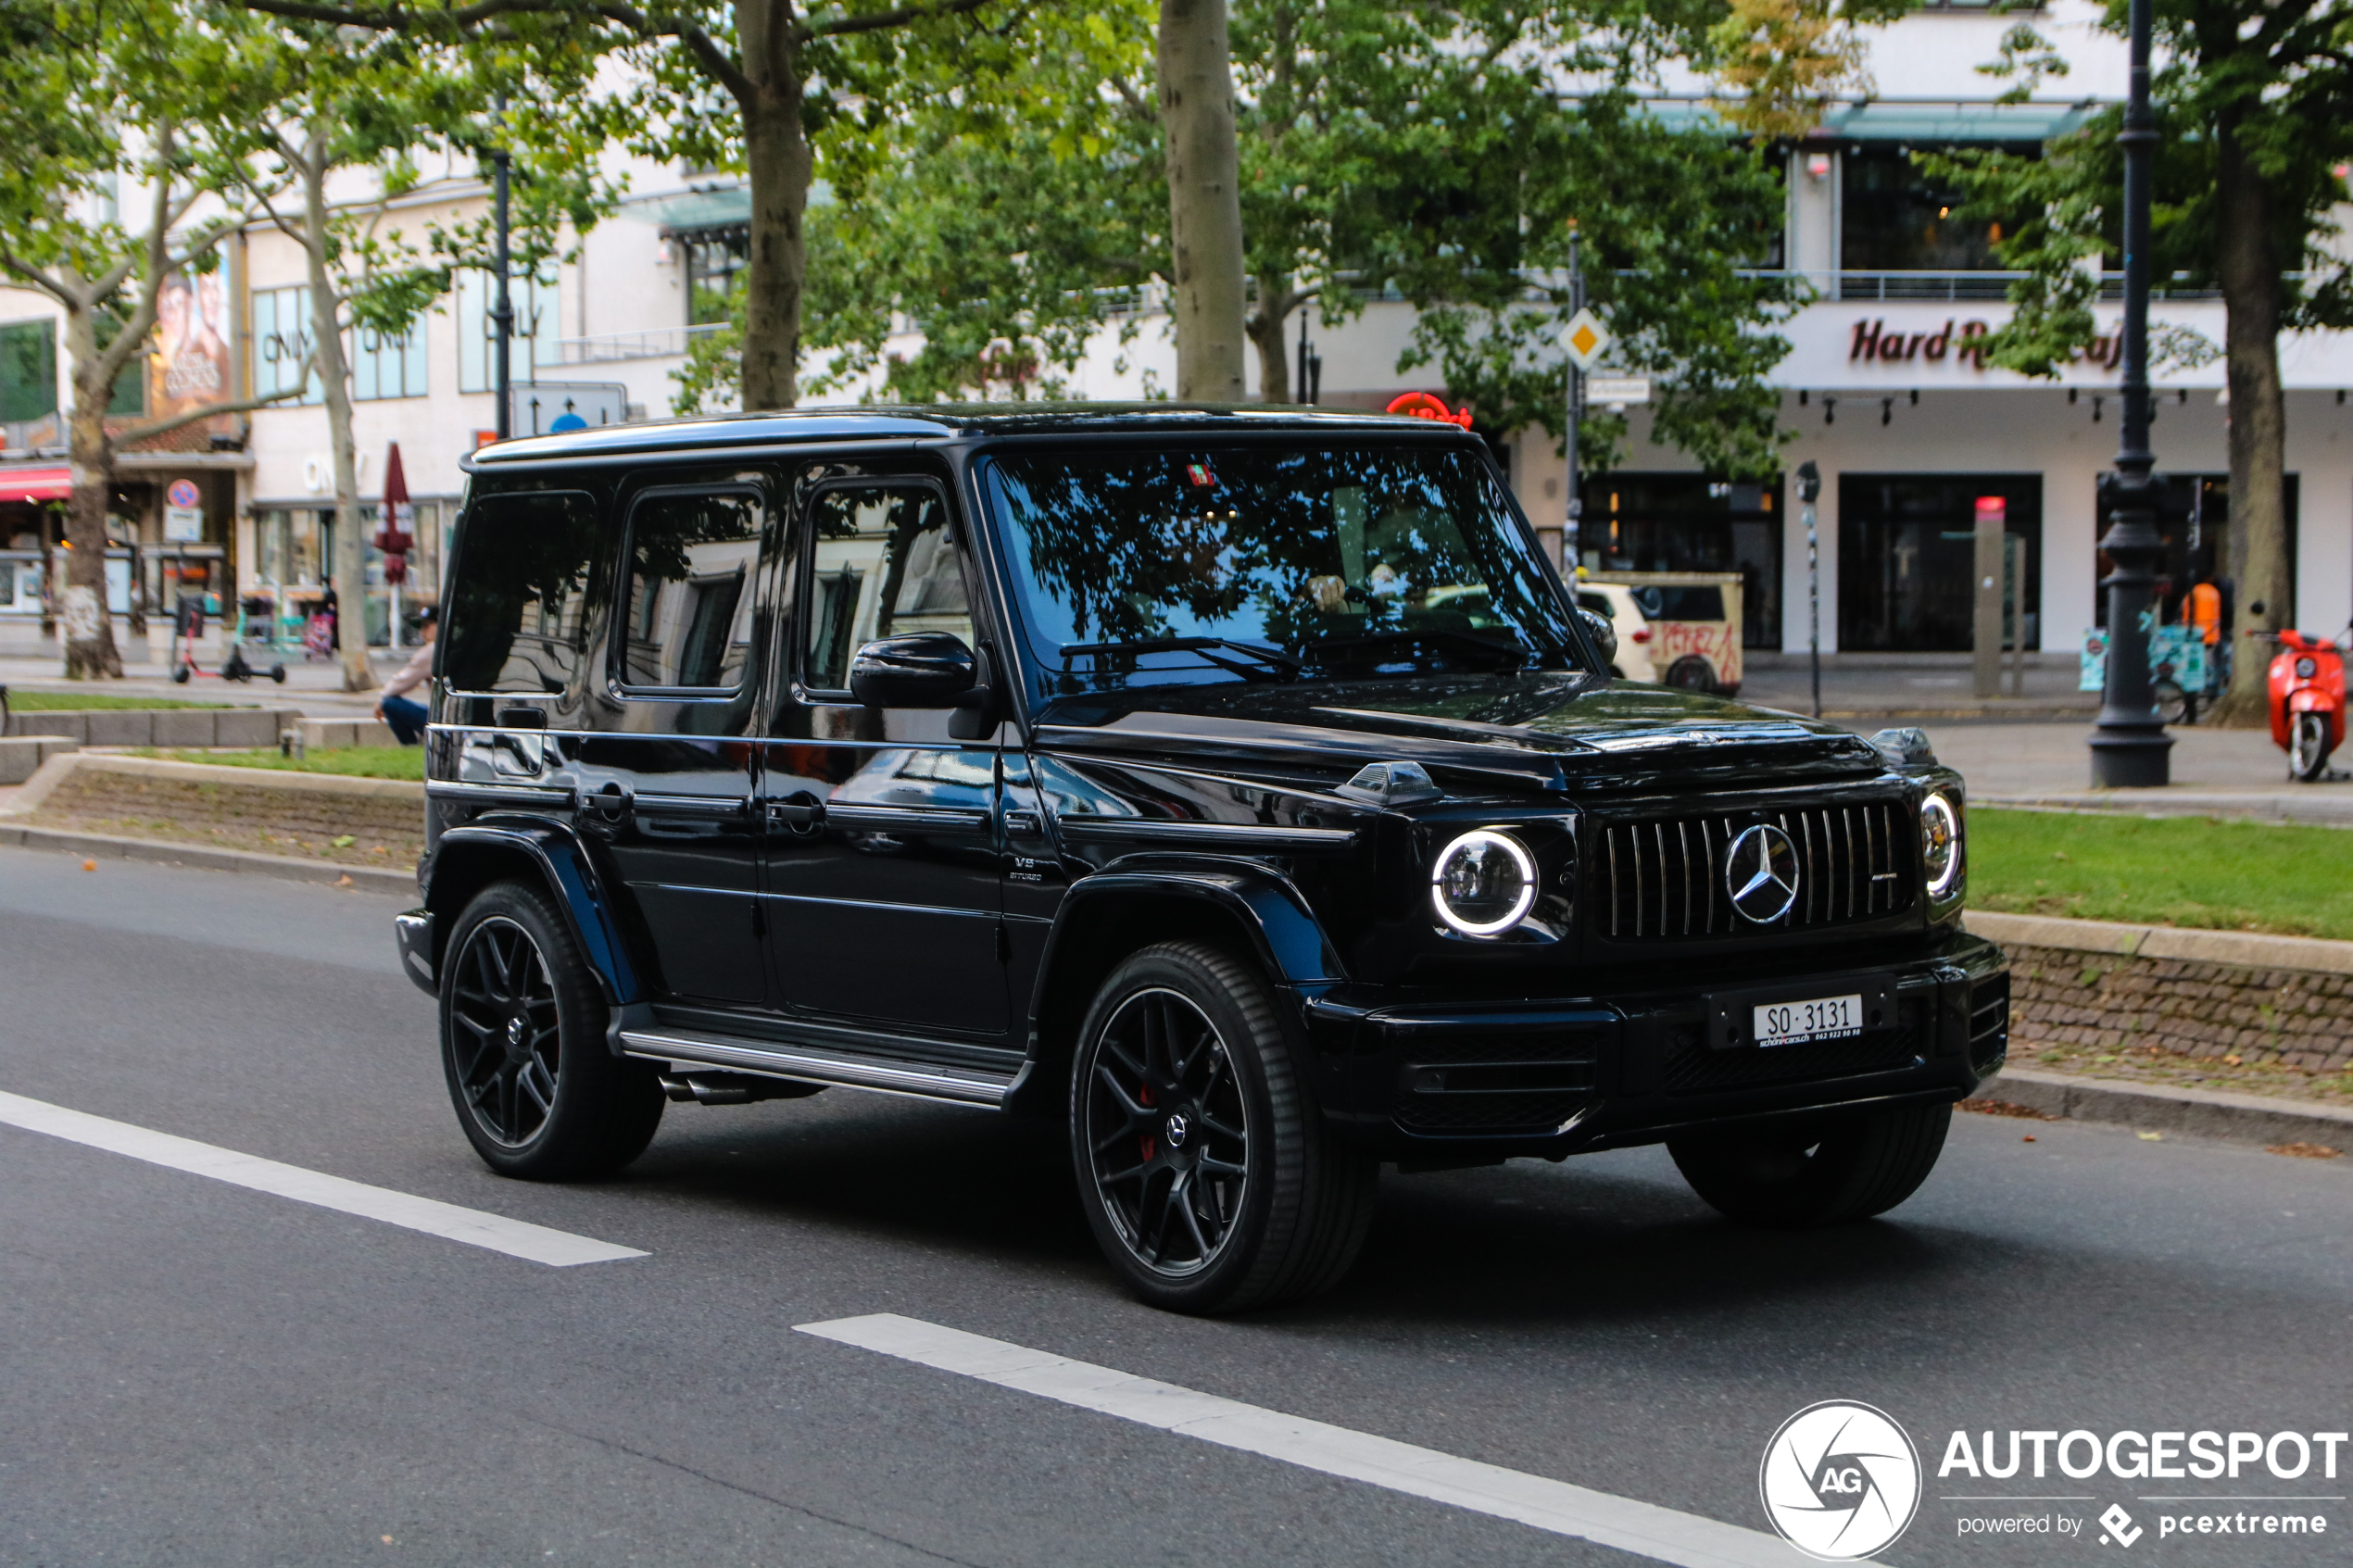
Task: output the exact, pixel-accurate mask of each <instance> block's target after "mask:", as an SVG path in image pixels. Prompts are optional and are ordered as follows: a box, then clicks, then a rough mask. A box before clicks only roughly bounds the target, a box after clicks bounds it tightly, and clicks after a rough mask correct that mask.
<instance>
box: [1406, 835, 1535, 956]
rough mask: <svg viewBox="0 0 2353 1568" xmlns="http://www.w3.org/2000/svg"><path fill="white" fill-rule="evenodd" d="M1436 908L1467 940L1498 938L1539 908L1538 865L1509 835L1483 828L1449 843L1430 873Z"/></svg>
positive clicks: (1431, 900) (1431, 899)
mask: <svg viewBox="0 0 2353 1568" xmlns="http://www.w3.org/2000/svg"><path fill="white" fill-rule="evenodd" d="M1429 902H1430V907H1431V908H1432V909H1436V910H1437V911H1438V918H1439V919H1440V920H1442V921H1444V922H1446V923H1447V924H1448V925H1450V926H1452V927H1453V928H1454V929H1455V930H1456V931H1459V932H1461V933H1462V934H1463V935H1466V936H1496V935H1502V934H1503V933H1504V932H1506V931H1509V930H1510V929H1511V928H1512V927H1513V926H1516V925H1517V924H1518V923H1519V922H1521V921H1523V920H1526V919H1527V918H1528V911H1529V909H1534V908H1535V907H1536V862H1535V861H1534V860H1532V859H1529V854H1528V851H1527V850H1525V849H1523V848H1521V847H1520V845H1519V841H1518V840H1517V839H1516V838H1513V837H1511V836H1510V835H1509V834H1500V833H1496V832H1494V831H1493V830H1491V829H1489V828H1478V829H1476V830H1475V831H1473V832H1470V833H1466V834H1463V835H1462V836H1461V837H1460V838H1458V839H1456V840H1454V842H1453V843H1452V844H1449V845H1448V846H1447V847H1446V848H1445V850H1444V851H1443V852H1442V853H1441V854H1440V856H1439V857H1438V864H1437V865H1436V866H1434V867H1432V868H1431V870H1430V873H1429Z"/></svg>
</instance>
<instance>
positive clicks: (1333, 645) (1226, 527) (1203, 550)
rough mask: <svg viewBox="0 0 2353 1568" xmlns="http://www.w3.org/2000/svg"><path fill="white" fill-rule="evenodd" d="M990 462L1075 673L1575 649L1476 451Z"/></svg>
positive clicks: (1497, 663)
mask: <svg viewBox="0 0 2353 1568" xmlns="http://www.w3.org/2000/svg"><path fill="white" fill-rule="evenodd" d="M988 485H989V491H990V494H991V496H992V498H993V501H994V504H995V506H996V508H998V514H999V516H1000V520H1001V527H1002V533H1003V537H1004V542H1005V550H1006V554H1007V556H1008V558H1009V559H1008V563H1007V564H1008V565H1009V567H1010V568H1011V574H1012V579H1013V583H1015V585H1016V587H1017V589H1018V592H1019V593H1020V596H1021V599H1022V605H1023V619H1024V621H1025V629H1026V635H1027V636H1028V638H1029V641H1030V645H1031V646H1032V648H1033V649H1034V650H1035V652H1036V653H1037V655H1038V658H1039V659H1042V660H1044V661H1045V662H1046V663H1047V664H1048V666H1049V667H1050V668H1057V669H1060V670H1062V671H1065V672H1066V673H1067V674H1068V675H1069V677H1070V681H1069V682H1065V684H1066V685H1067V684H1070V683H1071V682H1083V681H1090V680H1091V681H1093V682H1095V683H1098V684H1103V683H1109V684H1128V683H1135V682H1151V681H1166V680H1186V681H1192V680H1200V679H1203V678H1214V679H1227V678H1231V677H1236V676H1239V677H1243V678H1287V677H1290V676H1293V675H1299V674H1309V675H1314V674H1324V673H1330V674H1339V675H1348V676H1361V675H1365V674H1390V673H1412V672H1416V671H1432V670H1443V669H1478V670H1493V669H1502V668H1515V669H1516V668H1522V667H1526V666H1529V665H1531V664H1532V665H1541V666H1545V667H1551V668H1561V667H1565V666H1568V665H1571V664H1573V663H1575V662H1576V661H1577V656H1576V655H1575V653H1574V652H1573V650H1574V649H1575V648H1576V647H1577V646H1578V645H1577V643H1576V641H1575V639H1574V636H1573V634H1572V633H1570V632H1569V631H1568V628H1567V606H1566V605H1565V604H1564V603H1563V602H1562V599H1561V596H1560V595H1559V594H1558V592H1557V590H1556V589H1555V588H1554V586H1553V584H1552V583H1551V582H1550V581H1549V580H1548V579H1547V578H1546V576H1545V575H1544V573H1543V571H1542V570H1541V567H1540V565H1539V564H1538V558H1537V556H1536V553H1535V546H1534V544H1533V542H1532V541H1531V540H1530V539H1529V537H1528V535H1527V534H1526V533H1525V532H1524V531H1523V530H1522V528H1521V527H1520V525H1519V522H1518V520H1517V519H1516V516H1515V515H1514V514H1513V513H1512V511H1511V509H1510V507H1509V504H1508V502H1507V501H1506V500H1505V499H1504V495H1503V493H1502V490H1501V488H1500V487H1499V486H1498V485H1497V484H1496V483H1494V480H1493V477H1492V475H1491V471H1490V470H1488V469H1487V467H1486V466H1485V465H1484V464H1483V463H1481V462H1479V461H1478V459H1477V458H1474V457H1473V456H1472V455H1470V454H1467V453H1463V452H1452V451H1437V450H1429V451H1412V450H1397V449H1394V448H1390V449H1386V450H1383V449H1356V450H1349V449H1342V450H1332V451H1302V450H1299V449H1297V448H1262V449H1252V448H1235V449H1227V450H1218V449H1209V450H1191V451H1159V452H1149V453H1132V452H1123V453H1106V454H1104V455H1103V456H1101V457H1090V458H1069V457H1061V456H1053V457H1049V456H1037V457H1032V456H1028V455H1026V454H1022V455H1013V456H1004V457H999V458H995V459H994V460H992V461H991V463H990V464H989V467H988ZM1204 640H1206V641H1208V642H1210V644H1211V646H1191V645H1196V644H1199V643H1202V642H1203V641H1204ZM1171 643H1179V644H1185V645H1188V646H1167V645H1168V644H1171ZM1153 644H1158V645H1161V646H1157V647H1155V646H1149V645H1153ZM1267 650H1272V654H1273V657H1271V658H1270V657H1268V656H1267Z"/></svg>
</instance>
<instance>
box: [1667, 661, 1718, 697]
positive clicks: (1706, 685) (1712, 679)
mask: <svg viewBox="0 0 2353 1568" xmlns="http://www.w3.org/2000/svg"><path fill="white" fill-rule="evenodd" d="M1666 684H1667V685H1670V686H1680V687H1681V688H1682V689H1683V690H1684V691H1687V692H1712V691H1714V690H1715V689H1716V666H1714V665H1713V664H1710V663H1708V662H1707V660H1706V659H1705V657H1704V656H1702V655H1700V654H1695V653H1687V654H1685V655H1684V656H1683V657H1682V658H1680V659H1677V660H1676V661H1675V662H1674V663H1672V664H1670V665H1668V666H1667V682H1666Z"/></svg>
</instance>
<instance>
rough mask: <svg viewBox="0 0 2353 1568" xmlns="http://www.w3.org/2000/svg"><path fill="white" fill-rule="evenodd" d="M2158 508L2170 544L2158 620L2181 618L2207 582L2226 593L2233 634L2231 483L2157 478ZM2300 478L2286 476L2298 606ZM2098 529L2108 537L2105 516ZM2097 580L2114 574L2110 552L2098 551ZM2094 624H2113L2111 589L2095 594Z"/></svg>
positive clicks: (2210, 477) (2207, 476) (2205, 477)
mask: <svg viewBox="0 0 2353 1568" xmlns="http://www.w3.org/2000/svg"><path fill="white" fill-rule="evenodd" d="M2156 477H2157V479H2158V503H2157V533H2158V538H2160V539H2162V540H2164V541H2165V554H2164V555H2163V556H2162V557H2160V558H2158V568H2157V571H2158V580H2157V599H2158V614H2159V617H2160V618H2161V619H2162V620H2164V621H2179V620H2181V619H2182V602H2183V598H2184V596H2187V595H2188V593H2189V591H2190V590H2191V589H2192V588H2194V587H2196V585H2197V582H2198V579H2199V578H2201V577H2203V578H2206V579H2208V580H2209V581H2211V582H2212V583H2214V584H2215V585H2216V586H2218V587H2220V588H2221V590H2222V613H2223V626H2224V628H2225V630H2233V629H2235V627H2236V623H2237V621H2238V608H2239V607H2238V600H2239V594H2238V585H2237V584H2236V583H2233V582H2232V581H2231V580H2230V577H2231V478H2230V475H2228V474H2221V473H2174V474H2158V475H2157V476H2156ZM2296 477H2297V476H2296V475H2295V474H2289V475H2287V476H2286V484H2285V486H2284V488H2285V492H2286V494H2285V495H2284V497H2283V501H2284V509H2285V510H2286V512H2287V582H2288V603H2289V605H2291V606H2293V605H2294V604H2295V603H2296V534H2297V528H2296V521H2297V516H2298V513H2299V510H2300V505H2299V503H2300V501H2301V495H2300V493H2299V492H2300V490H2301V486H2299V485H2298V484H2297V483H2296ZM2096 526H2097V530H2098V532H2099V533H2107V532H2108V518H2107V517H2106V516H2105V515H2102V516H2101V517H2100V518H2099V521H2098V523H2097V525H2096ZM2095 553H2096V557H2097V568H2098V575H2097V576H2096V577H2095V579H2094V581H2095V582H2100V581H2104V580H2105V579H2106V578H2107V576H2108V573H2109V572H2110V571H2114V570H2115V565H2116V563H2115V562H2114V561H2112V560H2110V559H2109V558H2108V552H2107V551H2106V550H2099V551H2096V552H2095ZM2093 601H2094V602H2093V607H2092V624H2093V625H2095V626H2099V627H2103V628H2104V627H2106V626H2107V625H2108V590H2106V589H2105V588H2101V589H2096V590H2095V592H2094V594H2093Z"/></svg>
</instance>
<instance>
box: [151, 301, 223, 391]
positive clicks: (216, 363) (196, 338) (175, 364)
mask: <svg viewBox="0 0 2353 1568" xmlns="http://www.w3.org/2000/svg"><path fill="white" fill-rule="evenodd" d="M228 293H229V291H228V287H227V281H226V280H225V279H223V278H222V277H221V275H220V272H219V271H218V270H215V271H212V272H209V273H207V274H205V275H204V276H202V277H195V278H191V277H189V276H188V275H187V274H186V273H184V272H182V273H180V274H177V275H175V276H174V277H172V278H171V279H170V281H169V282H166V283H165V284H164V289H163V294H162V295H161V297H159V298H158V299H157V302H156V351H155V353H154V355H153V356H151V357H150V358H149V359H148V362H147V415H148V417H149V418H150V419H165V418H169V417H170V416H171V415H174V414H184V413H187V412H189V411H190V410H192V409H195V408H205V407H208V406H209V405H211V404H215V403H225V402H227V401H228V400H229V305H228Z"/></svg>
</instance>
